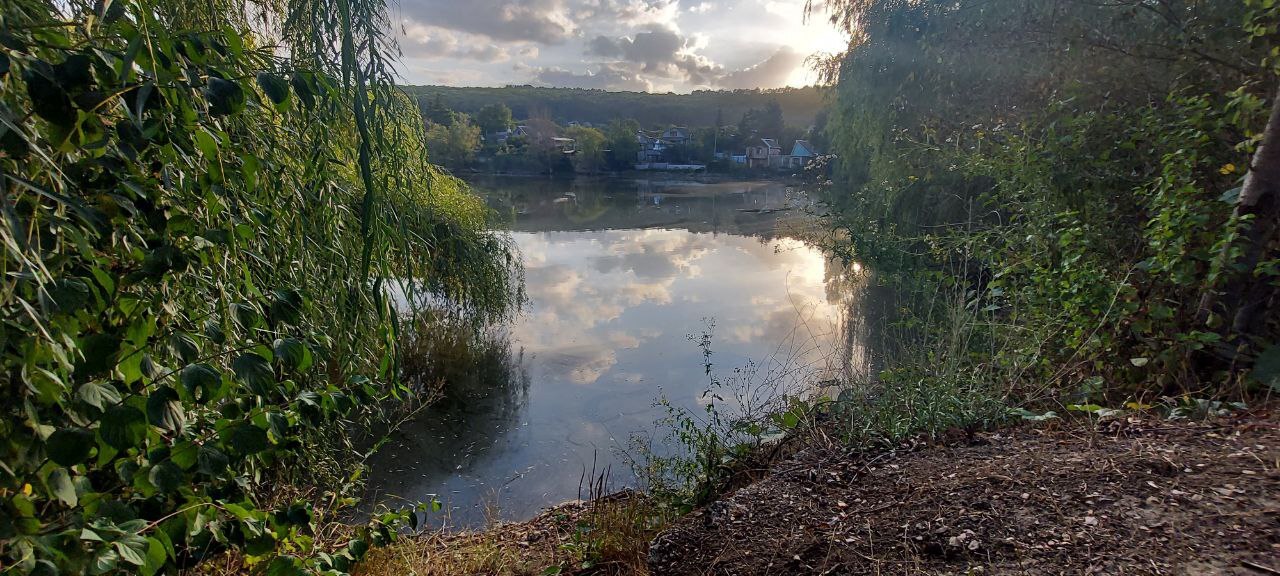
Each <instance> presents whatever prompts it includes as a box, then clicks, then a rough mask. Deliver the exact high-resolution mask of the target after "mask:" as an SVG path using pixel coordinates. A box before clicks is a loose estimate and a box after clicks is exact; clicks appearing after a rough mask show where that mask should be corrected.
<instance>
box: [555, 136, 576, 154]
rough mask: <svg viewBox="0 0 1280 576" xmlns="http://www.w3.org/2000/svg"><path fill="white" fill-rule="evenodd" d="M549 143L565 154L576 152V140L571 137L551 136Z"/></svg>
mask: <svg viewBox="0 0 1280 576" xmlns="http://www.w3.org/2000/svg"><path fill="white" fill-rule="evenodd" d="M551 145H552V146H554V147H555V149H556V150H559V151H561V152H563V153H565V154H573V153H574V152H577V146H578V142H577V141H576V140H574V139H573V138H552V139H551Z"/></svg>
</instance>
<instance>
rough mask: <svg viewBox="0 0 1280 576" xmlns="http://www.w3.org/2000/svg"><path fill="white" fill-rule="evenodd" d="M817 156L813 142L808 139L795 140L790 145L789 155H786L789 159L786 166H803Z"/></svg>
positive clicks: (795, 167)
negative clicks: (793, 143)
mask: <svg viewBox="0 0 1280 576" xmlns="http://www.w3.org/2000/svg"><path fill="white" fill-rule="evenodd" d="M817 157H818V151H817V150H814V148H813V144H810V143H809V141H808V140H796V143H795V145H794V146H792V147H791V156H789V157H788V158H789V159H790V161H789V162H788V168H792V169H800V168H804V167H805V166H806V165H808V164H809V162H811V161H813V159H814V158H817Z"/></svg>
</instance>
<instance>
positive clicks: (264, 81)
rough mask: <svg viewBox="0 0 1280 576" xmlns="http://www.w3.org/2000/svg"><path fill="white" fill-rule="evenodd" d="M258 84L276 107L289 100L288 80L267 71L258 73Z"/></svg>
mask: <svg viewBox="0 0 1280 576" xmlns="http://www.w3.org/2000/svg"><path fill="white" fill-rule="evenodd" d="M258 86H259V87H261V88H262V93H263V94H266V95H267V98H269V99H271V103H272V104H275V105H276V106H277V107H278V106H280V105H282V104H284V103H285V102H287V101H288V100H289V82H288V81H286V80H285V79H284V78H281V77H279V76H276V75H275V74H271V73H269V72H260V73H258Z"/></svg>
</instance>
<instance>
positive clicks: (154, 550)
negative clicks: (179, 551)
mask: <svg viewBox="0 0 1280 576" xmlns="http://www.w3.org/2000/svg"><path fill="white" fill-rule="evenodd" d="M165 560H166V555H165V551H164V544H161V543H160V541H159V540H157V539H155V538H148V539H147V557H146V561H145V562H143V563H142V568H141V572H142V574H143V575H144V576H154V575H155V574H156V573H158V572H160V569H162V568H164V564H165Z"/></svg>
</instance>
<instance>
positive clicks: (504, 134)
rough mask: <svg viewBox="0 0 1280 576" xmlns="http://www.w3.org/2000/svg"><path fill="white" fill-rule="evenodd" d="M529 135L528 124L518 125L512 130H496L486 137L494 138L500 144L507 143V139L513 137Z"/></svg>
mask: <svg viewBox="0 0 1280 576" xmlns="http://www.w3.org/2000/svg"><path fill="white" fill-rule="evenodd" d="M528 135H529V127H528V126H516V127H515V128H513V129H511V130H503V131H501V132H494V133H493V134H490V135H489V136H488V137H486V139H489V140H493V141H494V142H497V143H498V144H506V142H507V140H510V139H512V138H518V137H520V136H528Z"/></svg>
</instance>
